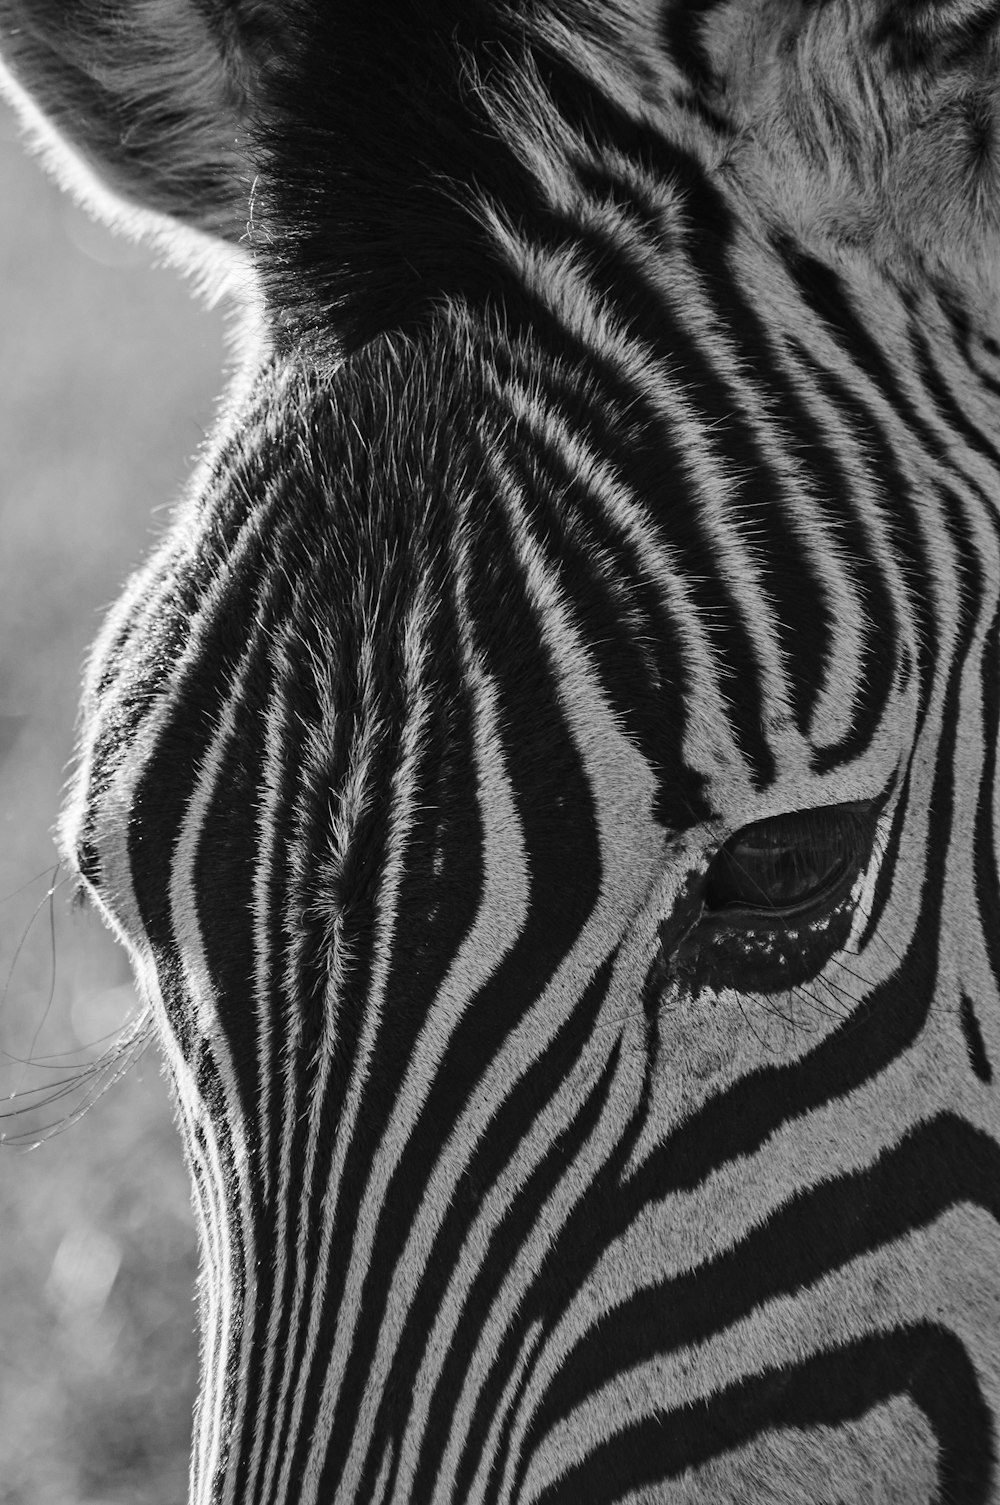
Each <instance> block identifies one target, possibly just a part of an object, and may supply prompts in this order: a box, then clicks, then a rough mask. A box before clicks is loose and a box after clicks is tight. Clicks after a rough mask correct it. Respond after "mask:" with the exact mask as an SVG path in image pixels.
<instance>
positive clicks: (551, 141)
mask: <svg viewBox="0 0 1000 1505" xmlns="http://www.w3.org/2000/svg"><path fill="white" fill-rule="evenodd" d="M342 9H343V13H341V11H342ZM998 23H1000V18H998V17H996V15H995V9H994V7H992V6H973V5H971V4H968V5H963V4H960V3H953V4H941V5H938V6H936V7H933V8H931V7H927V8H924V9H923V10H921V11H920V12H919V14H918V13H916V12H914V13H913V14H912V15H910V14H909V13H907V14H906V15H902V14H900V13H899V9H898V7H895V6H893V5H890V4H888V3H886V4H881V3H878V0H871V4H869V5H864V4H861V3H856V4H855V3H849V0H842V3H838V4H830V5H827V6H823V7H810V8H805V7H799V6H793V5H792V4H790V3H789V4H788V5H783V4H759V5H758V4H752V3H750V0H747V3H741V4H737V3H735V0H733V3H729V4H724V3H720V4H716V5H709V6H699V7H688V6H684V5H681V4H673V5H654V4H652V3H649V4H641V5H635V6H624V5H621V6H619V5H615V4H608V5H605V6H600V7H598V6H597V5H595V4H591V3H588V0H572V3H570V0H567V3H566V4H562V5H560V6H559V7H555V6H551V7H550V6H546V5H543V4H541V3H539V4H537V5H532V6H530V7H529V6H527V5H525V6H521V5H515V4H513V0H511V3H501V0H467V3H465V4H463V5H462V6H458V5H452V4H449V3H447V0H438V3H435V4H433V5H430V6H429V7H427V8H426V10H425V9H424V8H422V9H421V13H420V15H419V16H416V15H411V14H410V13H409V12H408V11H407V10H406V9H405V8H402V7H399V8H390V7H389V6H388V5H387V4H385V3H378V4H375V5H373V6H372V7H370V8H369V9H366V10H365V12H364V14H362V13H361V12H360V11H358V13H356V14H355V13H353V12H352V13H351V14H347V11H346V9H344V8H342V7H339V6H330V7H327V8H321V7H319V6H318V5H313V4H310V3H307V0H297V3H296V4H294V5H292V6H290V7H288V8H287V11H286V9H285V8H281V9H279V8H278V7H275V6H272V5H271V4H268V3H259V4H256V3H250V0H246V3H243V0H206V3H204V4H198V5H197V6H196V5H194V4H193V3H192V0H161V3H154V4H148V5H139V4H137V3H136V4H125V3H121V4H118V5H116V6H111V7H108V6H100V7H97V6H94V7H93V8H91V6H90V5H88V4H86V3H83V0H81V3H79V4H76V5H72V6H57V5H55V4H54V3H51V0H49V3H39V0H33V3H32V6H31V9H30V12H29V9H28V7H27V4H26V3H22V0H0V36H2V38H3V42H4V46H5V49H6V52H7V55H8V57H9V60H10V66H11V69H12V72H13V74H14V75H16V77H17V78H18V79H19V80H20V83H19V84H14V83H13V82H12V83H10V84H9V87H10V88H11V89H12V90H14V91H15V92H16V91H17V89H18V88H20V87H21V86H22V85H23V86H24V87H27V88H30V89H33V90H34V91H35V93H36V95H37V97H38V99H39V101H40V102H41V104H42V106H43V107H44V109H45V110H46V112H47V114H48V116H49V117H50V118H51V120H52V121H54V123H55V126H56V128H58V130H59V131H61V133H62V137H63V138H65V140H67V141H68V142H69V147H68V148H66V147H65V146H64V145H58V146H57V145H55V144H53V143H52V141H51V140H49V145H50V147H51V150H52V151H53V152H64V151H66V150H69V151H70V152H75V153H76V155H77V157H83V158H84V159H85V160H86V162H87V163H88V164H89V167H88V171H89V168H95V169H99V170H101V171H103V173H104V175H105V179H106V181H107V183H108V184H109V185H110V188H111V189H112V190H114V192H116V193H117V194H118V195H119V196H120V197H121V198H122V199H123V200H124V201H125V204H126V206H127V207H126V208H124V209H122V208H121V207H119V208H116V209H115V210H114V212H115V214H117V215H118V216H119V218H123V219H124V221H125V222H126V224H132V223H134V224H135V225H147V226H149V227H151V230H152V233H154V234H156V235H159V236H161V237H162V236H164V235H166V236H168V237H169V245H170V246H171V248H172V249H173V251H174V253H175V254H177V255H178V256H180V257H181V258H182V259H183V258H187V259H188V260H189V261H190V260H192V259H194V260H195V261H197V262H198V264H199V266H201V267H202V270H203V271H204V269H205V268H206V267H210V268H211V269H213V272H214V273H217V274H218V275H219V276H221V277H223V278H224V279H228V280H229V283H230V285H231V286H232V287H235V288H236V289H237V290H240V292H241V296H242V297H243V298H244V300H245V301H246V302H247V307H248V322H249V324H250V326H251V333H250V334H248V336H247V338H246V342H245V350H244V367H243V370H242V372H241V375H240V378H239V380H238V382H237V384H236V386H235V388H234V391H233V394H232V395H231V399H230V402H229V405H228V408H227V410H226V413H225V414H224V416H223V419H222V421H221V423H220V426H219V429H218V432H217V434H216V436H215V437H214V439H213V441H212V443H211V445H210V447H209V448H208V450H207V451H206V453H205V455H204V456H203V457H202V460H201V463H200V466H199V469H198V471H197V474H196V476H195V478H194V480H193V482H192V486H191V490H190V493H189V496H188V498H187V500H186V502H185V504H184V505H183V506H182V507H181V508H180V509H179V511H178V513H177V516H176V518H175V521H174V524H173V526H172V528H171V530H170V531H169V533H168V534H167V535H166V537H165V538H164V540H163V542H162V544H161V545H160V547H159V548H158V550H157V551H156V553H155V554H154V556H153V557H152V558H151V560H150V561H149V563H148V564H147V565H146V566H145V568H144V569H142V570H141V571H140V572H139V574H138V575H136V576H135V578H134V579H133V580H132V581H131V582H130V583H129V585H128V586H127V587H126V590H125V592H124V594H123V596H122V599H121V601H120V602H119V603H118V605H117V606H116V608H115V609H114V610H113V612H112V613H111V615H110V617H109V619H108V622H107V624H106V626H105V628H104V631H103V633H102V635H101V638H100V639H99V641H98V643H97V645H96V648H95V650H94V654H93V657H92V659H91V662H90V666H89V669H88V674H87V680H86V685H85V691H84V710H83V723H82V731H81V740H80V753H79V761H78V767H77V772H76V776H75V779H74V784H73V789H72V792H71V796H70V800H69V802H68V806H67V810H66V813H65V817H64V822H63V833H64V844H65V847H66V849H67V852H68V853H69V854H70V857H71V859H72V860H73V861H74V862H75V864H76V866H77V867H78V869H79V872H80V874H81V876H82V880H83V881H84V883H85V884H86V885H87V886H88V887H89V888H90V890H91V891H92V893H93V894H94V896H95V899H96V902H97V903H98V904H99V905H100V907H101V908H102V910H103V912H104V913H105V915H106V916H107V918H108V920H109V922H110V923H111V924H112V925H113V926H114V927H115V929H116V930H117V932H118V934H119V935H120V937H121V938H122V940H123V942H124V943H125V945H126V946H127V947H128V949H129V951H130V954H131V956H132V959H133V962H134V965H135V969H136V974H137V977H138V979H139V982H140V985H141V987H142V988H143V990H144V992H145V996H146V998H147V999H148V1002H149V1005H150V1010H151V1013H152V1017H153V1018H154V1020H155V1024H156V1027H157V1029H158V1031H159V1033H160V1036H161V1038H162V1039H163V1041H164V1043H165V1046H166V1048H167V1051H168V1054H169V1058H170V1063H171V1070H172V1074H173V1078H174V1083H175V1086H176V1091H177V1102H178V1110H179V1120H180V1125H181V1129H182V1132H183V1135H184V1140H185V1145H186V1148H187V1153H188V1159H189V1163H190V1166H191V1171H192V1176H193V1180H194V1184H195V1188H196V1194H197V1200H198V1206H199V1209H200V1213H201V1218H202V1247H203V1272H204V1273H203V1310H202V1322H203V1331H204V1348H203V1380H202V1393H201V1398H200V1401H199V1408H198V1417H197V1427H196V1438H195V1448H194V1461H193V1470H192V1485H191V1499H192V1501H193V1502H195V1505H209V1502H213V1505H214V1502H240V1505H293V1502H295V1505H319V1502H327V1501H334V1502H337V1505H348V1502H356V1501H380V1502H381V1501H393V1502H397V1505H409V1502H414V1505H416V1502H422V1501H427V1502H435V1505H445V1502H448V1505H460V1502H461V1505H466V1502H477V1505H478V1502H487V1501H498V1502H499V1501H505V1502H506V1501H510V1502H513V1501H518V1502H528V1501H545V1502H555V1501H557V1500H564V1501H584V1502H586V1505H611V1502H612V1501H629V1502H634V1505H639V1502H640V1501H650V1502H651V1501H654V1500H655V1501H657V1502H659V1501H668V1500H671V1501H673V1500H676V1501H678V1502H679V1501H681V1500H684V1501H691V1502H695V1501H697V1502H710V1501H711V1502H716V1501H722V1500H733V1501H737V1500H739V1501H742V1500H747V1499H753V1500H758V1499H759V1500H775V1501H777V1500H799V1499H801V1500H805V1501H810V1502H813V1501H833V1500H837V1501H851V1502H859V1505H860V1502H861V1501H867V1500H879V1501H881V1500H886V1501H889V1500H905V1501H907V1502H911V1501H912V1502H917V1501H928V1502H930V1501H932V1500H941V1499H944V1498H949V1499H962V1500H967V1501H970V1502H971V1501H974V1500H975V1501H986V1500H989V1499H992V1498H994V1497H996V1495H997V1491H998V1490H1000V1479H998V1474H997V1471H996V1465H995V1451H996V1449H995V1431H996V1425H997V1417H998V1415H1000V1360H998V1354H1000V1342H998V1339H1000V1273H998V1271H1000V1258H998V1255H1000V1237H998V1228H997V1220H998V1216H1000V1203H998V1193H997V1187H998V1186H1000V1174H998V1172H1000V1149H998V1135H1000V1106H998V1102H997V1096H996V1089H995V1084H994V1077H993V1073H994V1064H993V1063H994V1061H995V1060H996V1059H997V1053H998V1049H1000V1039H998V1031H1000V1024H998V1018H1000V1014H998V1004H1000V997H998V983H997V978H998V976H1000V956H998V923H997V921H998V916H1000V882H998V872H997V856H996V828H997V819H996V813H995V812H996V793H995V783H996V741H997V730H998V724H1000V706H998V696H997V688H996V686H997V666H998V631H1000V628H998V623H1000V615H998V605H1000V537H998V529H997V520H996V498H997V496H998V494H1000V489H998V480H1000V476H998V470H1000V448H998V435H997V421H996V393H997V391H998V390H1000V343H998V339H1000V331H997V330H995V329H994V325H995V323H996V313H995V308H996V306H997V300H996V297H995V292H996V288H995V269H994V267H993V263H992V259H991V258H992V250H993V247H994V246H995V243H996V234H995V220H994V216H995V206H996V203H997V198H996V196H995V194H994V193H993V191H992V174H993V170H994V149H993V134H992V132H993V126H992V120H993V115H992V110H993V106H992V100H993V92H994V91H993V87H992V78H993V77H994V75H995V67H994V53H995V50H996V43H995V40H994V35H995V29H996V26H997V24H998ZM974 42H975V43H976V45H974ZM979 44H981V45H979ZM29 108H32V107H29V106H25V109H29ZM40 129H43V128H41V127H40ZM44 129H45V130H49V128H48V127H45V128H44ZM47 139H49V138H47ZM88 181H89V180H88ZM95 191H96V190H95ZM104 191H105V190H101V192H104ZM144 216H145V218H143V217H144ZM165 216H166V217H168V219H165V218H164V217H165ZM208 237H211V244H210V247H209V249H206V246H207V245H208V240H207V238H208ZM206 257H207V258H208V260H207V261H206V260H205V258H206ZM206 275H207V273H206Z"/></svg>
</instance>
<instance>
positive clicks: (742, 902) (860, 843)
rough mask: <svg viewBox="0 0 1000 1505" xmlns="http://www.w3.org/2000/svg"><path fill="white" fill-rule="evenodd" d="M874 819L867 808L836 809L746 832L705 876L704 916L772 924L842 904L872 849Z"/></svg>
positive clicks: (762, 823)
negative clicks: (739, 915)
mask: <svg viewBox="0 0 1000 1505" xmlns="http://www.w3.org/2000/svg"><path fill="white" fill-rule="evenodd" d="M869 814H870V812H869V807H868V806H867V804H854V805H831V806H828V807H826V808H825V809H819V810H798V811H794V812H793V813H792V814H790V815H778V816H775V817H774V818H772V819H771V820H759V821H755V822H754V824H753V825H752V826H744V827H743V829H742V830H741V831H737V832H736V835H735V836H732V837H730V839H729V841H727V842H726V844H725V846H724V847H722V848H721V850H720V851H719V852H718V853H717V854H716V856H715V858H714V859H713V861H712V864H711V866H710V867H709V869H708V874H707V876H706V880H705V891H704V904H705V909H706V910H707V911H708V912H709V913H714V914H719V913H720V911H724V912H727V914H728V917H730V918H736V913H735V912H738V911H742V912H744V913H746V917H747V918H748V919H750V918H752V915H753V914H754V913H756V914H758V915H760V914H766V915H768V916H769V917H770V918H771V919H775V918H778V917H779V916H795V915H798V914H800V913H802V912H803V911H804V910H807V909H810V908H811V907H812V906H813V905H816V904H819V903H822V904H824V905H825V904H828V903H829V902H830V901H831V900H833V899H835V898H839V897H842V896H843V894H844V893H845V892H846V890H847V889H849V888H850V887H851V885H852V884H853V883H854V880H855V879H856V878H857V876H858V873H859V872H860V871H861V868H862V867H863V866H864V864H865V862H866V861H867V859H868V855H869V852H870V850H871V835H872V827H871V821H870V818H866V817H868V816H869ZM747 912H749V913H747Z"/></svg>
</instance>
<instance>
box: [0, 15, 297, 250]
mask: <svg viewBox="0 0 1000 1505" xmlns="http://www.w3.org/2000/svg"><path fill="white" fill-rule="evenodd" d="M292 9H293V6H291V5H289V6H285V7H282V10H283V13H284V16H285V17H286V18H287V16H288V14H289V12H290V11H291V10H292ZM277 15H278V5H277V4H276V3H275V0H112V3H110V4H109V3H108V0H0V53H2V61H0V90H2V92H3V93H4V94H5V95H6V97H7V98H8V100H9V101H10V102H11V103H12V104H13V105H14V107H15V109H16V110H17V111H18V114H19V115H20V117H21V120H22V123H23V124H24V125H25V126H26V128H27V130H28V132H29V135H30V136H31V137H33V139H34V141H35V144H36V145H37V146H38V147H39V149H40V150H41V152H42V154H43V157H44V158H45V160H46V162H47V165H48V166H49V167H50V169H51V170H52V171H54V172H55V174H56V176H57V177H58V178H59V180H60V182H61V183H62V185H63V186H64V187H66V188H68V189H69V190H70V191H71V192H72V193H73V194H74V195H75V196H76V197H77V198H78V199H79V200H80V201H81V202H83V203H84V205H85V207H87V208H88V209H90V210H91V211H92V212H96V213H97V214H99V215H100V216H101V217H102V218H103V219H106V220H108V221H109V222H110V223H111V224H112V225H113V227H114V228H116V229H121V230H124V231H125V233H127V234H132V235H134V236H143V235H145V236H149V235H151V236H152V237H153V238H154V239H156V240H158V241H159V242H160V243H161V244H163V243H164V242H166V243H167V246H168V250H169V251H170V252H171V253H172V255H173V257H174V259H180V260H181V261H182V262H185V261H186V262H188V263H190V262H192V261H194V263H195V264H196V265H197V264H198V262H199V261H202V262H203V261H204V259H205V256H206V253H207V254H208V256H209V258H211V255H212V253H211V251H209V248H208V246H206V245H205V244H204V243H202V244H201V245H200V246H199V245H198V242H199V241H202V242H203V238H204V237H205V236H208V237H211V239H212V240H213V241H214V242H215V243H216V246H218V243H219V242H220V241H221V242H224V243H228V244H229V245H232V246H236V245H238V243H239V241H240V239H241V237H242V236H243V235H244V233H245V230H246V223H247V219H248V213H249V211H248V203H249V200H250V196H251V192H252V185H253V171H252V169H251V165H250V157H249V151H248V144H247V142H248V122H249V120H250V117H251V116H252V114H253V109H254V102H255V99H256V97H257V95H258V94H259V92H260V90H261V89H262V87H263V80H264V79H265V77H266V76H267V74H268V71H269V70H270V69H273V68H277V67H280V62H281V47H280V46H279V42H280V34H281V33H282V32H284V33H285V34H287V32H288V27H287V21H282V22H281V23H279V22H278V20H277ZM178 226H183V227H185V228H186V229H187V230H188V231H189V232H194V234H193V235H188V236H187V237H185V236H183V235H181V236H180V237H178V235H177V227H178ZM178 240H179V242H180V244H178ZM202 270H204V267H202Z"/></svg>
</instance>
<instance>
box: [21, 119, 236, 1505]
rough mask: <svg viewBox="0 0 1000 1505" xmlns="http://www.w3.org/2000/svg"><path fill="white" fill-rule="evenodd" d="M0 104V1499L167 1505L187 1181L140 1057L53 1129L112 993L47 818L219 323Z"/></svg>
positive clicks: (180, 1478) (122, 988) (191, 1333)
mask: <svg viewBox="0 0 1000 1505" xmlns="http://www.w3.org/2000/svg"><path fill="white" fill-rule="evenodd" d="M0 109H2V110H3V113H2V115H0V204H2V205H3V214H2V217H0V833H2V837H0V1114H2V1115H3V1116H2V1117H0V1130H2V1131H3V1132H4V1135H5V1140H4V1143H3V1145H2V1146H0V1505H126V1502H128V1505H181V1502H182V1501H183V1500H184V1499H185V1497H186V1487H187V1465H188V1447H189V1443H190V1434H191V1406H192V1402H193V1398H194V1390H195V1383H196V1374H197V1339H196V1331H195V1326H196V1311H195V1305H194V1288H193V1287H194V1279H195V1274H196V1258H195V1242H194V1225H193V1219H192V1213H191V1207H190V1201H189V1195H188V1183H187V1175H186V1172H185V1170H184V1167H183V1163H182V1160H181V1154H180V1145H179V1141H178V1139H177V1136H176V1133H175V1130H174V1128H173V1124H172V1114H171V1108H170V1103H169V1099H168V1093H167V1088H166V1085H165V1083H164V1081H163V1078H162V1074H161V1061H160V1059H159V1057H158V1055H157V1054H156V1051H155V1049H153V1048H151V1049H149V1050H147V1052H146V1053H145V1055H144V1056H143V1057H142V1059H141V1060H140V1061H139V1062H138V1064H136V1065H134V1066H133V1067H132V1069H131V1071H130V1072H129V1073H128V1074H127V1076H125V1077H124V1078H123V1079H122V1080H121V1081H120V1082H118V1083H117V1084H115V1085H113V1086H111V1087H110V1088H109V1090H108V1091H107V1092H106V1093H104V1095H103V1096H101V1097H100V1098H99V1100H98V1101H97V1102H96V1103H94V1105H93V1106H92V1107H90V1108H89V1109H88V1111H87V1112H86V1113H85V1115H84V1116H83V1117H82V1119H80V1121H79V1122H72V1121H70V1119H71V1115H72V1110H73V1108H74V1107H75V1106H77V1105H79V1104H80V1102H81V1101H82V1100H83V1099H84V1098H85V1097H86V1095H87V1081H86V1080H85V1079H83V1080H81V1079H80V1074H79V1069H80V1066H81V1064H82V1063H85V1062H87V1061H92V1060H94V1059H95V1058H96V1057H97V1056H99V1055H100V1053H101V1050H102V1048H104V1047H105V1046H106V1045H107V1044H108V1041H109V1039H110V1038H113V1036H114V1034H115V1032H117V1031H118V1030H119V1029H120V1028H121V1027H122V1025H123V1023H124V1022H125V1021H126V1020H127V1019H128V1017H129V1015H130V1013H131V1012H133V1011H134V1009H135V1000H134V997H133V994H132V989H131V986H130V981H129V971H128V967H127V964H126V962H125V960H124V957H123V956H122V955H121V954H120V953H119V951H118V950H117V948H116V947H115V945H114V944H113V942H112V941H111V939H110V937H109V936H108V935H106V934H105V932H104V931H103V930H102V928H101V926H100V924H99V922H98V921H97V920H96V919H95V917H94V916H93V915H92V914H90V913H87V912H77V911H73V910H71V909H70V907H69V902H68V897H67V890H68V887H69V885H68V884H66V883H63V884H62V885H61V886H59V879H60V878H62V877H63V874H61V873H59V872H57V871H56V853H55V848H54V846H53V842H52V828H53V825H54V822H55V819H56V815H57V811H58V806H59V800H60V792H61V788H62V784H63V780H64V777H65V771H66V764H67V761H68V759H69V757H70V753H71V750H72V738H73V725H74V715H75V709H76V699H77V692H78V684H79V677H80V667H81V663H82V661H83V657H84V653H85V651H86V647H87V645H88V643H89V641H90V640H91V639H92V638H93V636H94V634H95V632H96V629H97V626H98V624H99V621H100V617H101V612H102V610H103V609H104V607H105V606H106V605H107V604H109V603H110V602H111V601H112V600H113V599H114V597H115V595H116V594H117V592H118V590H119V588H120V586H121V584H122V582H123V580H124V579H125V577H126V575H127V574H128V572H129V571H130V569H131V568H132V567H133V566H134V565H135V564H137V563H138V561H139V560H140V559H141V558H142V557H143V556H144V555H145V553H146V551H147V550H148V548H149V546H150V543H151V541H152V540H153V538H155V537H156V535H157V533H158V531H159V530H160V529H162V527H163V526H164V524H165V520H166V514H167V509H168V507H169V504H170V503H171V502H172V501H173V500H174V499H175V498H176V497H177V495H178V492H179V490H180V488H181V486H182V485H183V482H184V479H185V477H186V475H187V473H188V470H189V468H190V462H191V457H192V455H193V454H194V451H195V450H196V448H197V446H198V444H199V443H200V441H201V439H202V437H203V435H204V433H205V431H206V430H207V429H208V428H209V426H210V425H211V421H212V415H213V410H214V403H215V399H216V396H217V394H218V392H219V390H220V388H221V384H222V375H221V373H222V365H223V341H222V320H221V316H220V314H219V313H218V312H216V313H212V314H209V313H207V312H206V311H205V310H204V309H203V308H201V307H199V306H198V305H197V304H195V303H194V302H193V301H192V299H191V298H190V296H189V293H188V291H187V289H186V287H185V286H184V285H183V284H182V283H181V281H180V280H179V278H178V277H177V275H176V274H175V273H173V272H171V271H169V270H160V269H156V268H154V267H153V266H152V265H151V257H150V256H149V255H148V254H147V253H145V252H141V251H137V250H136V249H134V248H132V247H130V246H128V245H127V244H125V243H124V242H119V241H117V240H115V239H113V238H112V237H111V236H110V235H109V234H108V233H107V232H105V231H104V230H103V229H101V228H98V227H97V226H95V225H93V224H92V223H91V222H90V221H89V220H88V219H87V218H86V217H85V216H84V215H83V214H82V212H81V211H80V210H78V209H77V208H75V206H74V205H73V204H72V203H71V202H70V201H69V200H68V199H67V198H65V197H64V196H63V195H62V194H60V193H59V191H58V190H57V189H56V188H55V187H54V185H52V184H51V183H50V182H49V180H48V179H47V178H45V177H44V176H43V174H42V172H41V169H40V168H39V166H38V164H37V162H36V161H34V160H32V159H29V158H28V157H27V155H26V154H25V152H24V149H23V147H22V145H21V144H20V142H19V139H18V135H17V130H16V127H15V123H14V120H13V117H12V116H11V115H10V114H9V112H8V111H7V110H6V109H5V108H4V107H2V106H0ZM54 884H55V892H54V894H52V896H51V897H47V895H49V891H50V890H51V889H52V888H53V885H54ZM67 1080H69V1081H70V1082H73V1081H78V1082H79V1083H80V1085H79V1087H78V1089H77V1090H76V1091H75V1093H71V1094H70V1095H69V1096H68V1097H59V1098H57V1099H55V1100H52V1101H50V1102H48V1104H47V1105H46V1104H45V1102H44V1099H45V1097H46V1096H51V1094H52V1093H53V1092H54V1091H55V1090H56V1088H57V1086H58V1084H59V1083H60V1082H65V1081H67ZM11 1094H17V1096H15V1097H14V1099H13V1101H11ZM91 1095H92V1094H91ZM32 1104H35V1105H36V1106H35V1107H34V1108H33V1109H31V1111H27V1110H28V1109H29V1108H31V1105H32Z"/></svg>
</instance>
